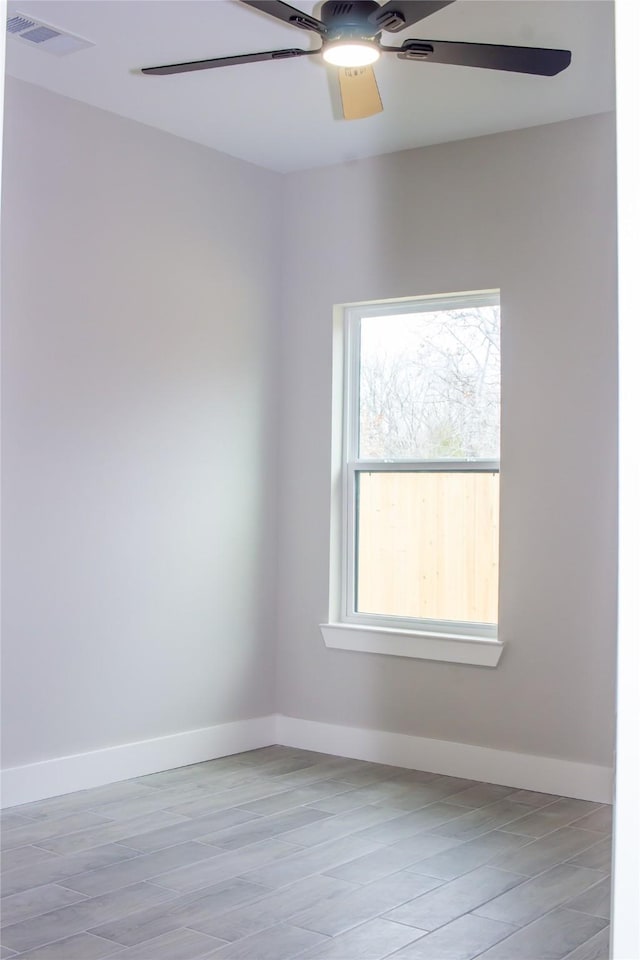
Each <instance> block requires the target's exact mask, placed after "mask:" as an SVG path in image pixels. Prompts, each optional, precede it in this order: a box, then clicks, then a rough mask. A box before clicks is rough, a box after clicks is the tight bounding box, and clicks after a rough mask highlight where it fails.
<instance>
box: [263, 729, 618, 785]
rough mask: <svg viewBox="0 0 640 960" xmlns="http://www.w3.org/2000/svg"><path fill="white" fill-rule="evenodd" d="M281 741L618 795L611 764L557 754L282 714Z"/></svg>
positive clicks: (474, 776)
mask: <svg viewBox="0 0 640 960" xmlns="http://www.w3.org/2000/svg"><path fill="white" fill-rule="evenodd" d="M276 742H277V743H281V744H283V745H284V746H290V747H298V748H299V749H305V750H318V751H319V752H321V753H331V754H335V755H337V756H341V757H352V758H353V759H356V760H370V761H373V762H375V763H387V764H391V765H392V766H399V767H410V768H411V769H413V770H429V771H432V772H433V773H440V774H446V775H447V776H453V777H465V778H467V779H469V780H482V781H484V782H486V783H501V784H504V785H505V786H509V787H516V788H519V789H521V790H535V791H538V792H540V793H555V794H560V795H561V796H563V797H576V798H578V799H580V800H594V801H596V802H597V803H611V802H612V798H613V771H612V770H611V769H610V768H609V767H599V766H595V765H593V764H588V763H577V762H575V761H572V760H558V759H556V758H554V757H540V756H534V755H530V754H525V753H511V752H509V751H506V750H494V749H492V748H490V747H476V746H472V745H471V744H468V743H453V742H451V741H448V740H431V739H428V738H427V737H414V736H408V735H406V734H402V733H387V732H384V731H381V730H365V729H361V728H358V727H343V726H338V725H336V724H330V723H317V722H316V721H312V720H299V719H296V718H295V717H283V716H278V717H277V718H276Z"/></svg>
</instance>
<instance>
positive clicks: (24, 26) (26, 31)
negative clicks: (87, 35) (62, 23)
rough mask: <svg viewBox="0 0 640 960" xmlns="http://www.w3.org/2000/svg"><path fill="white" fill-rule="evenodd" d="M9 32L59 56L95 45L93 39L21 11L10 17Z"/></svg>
mask: <svg viewBox="0 0 640 960" xmlns="http://www.w3.org/2000/svg"><path fill="white" fill-rule="evenodd" d="M7 34H8V35H9V36H10V37H12V38H13V39H14V40H20V41H21V42H23V43H25V44H29V46H31V47H38V48H39V49H40V50H46V51H47V53H53V54H55V55H56V56H57V57H64V56H66V55H67V54H68V53H75V52H76V51H77V50H85V49H86V48H87V47H93V46H94V44H93V43H92V41H91V40H83V39H82V37H76V36H74V35H73V34H72V33H67V32H66V31H65V30H60V29H58V27H52V26H51V25H50V24H48V23H42V21H40V20H33V19H32V18H31V17H25V16H23V14H21V13H16V14H15V15H14V16H12V17H9V18H8V20H7Z"/></svg>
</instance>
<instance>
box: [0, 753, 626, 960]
mask: <svg viewBox="0 0 640 960" xmlns="http://www.w3.org/2000/svg"><path fill="white" fill-rule="evenodd" d="M610 840H611V808H610V807H609V806H607V805H602V804H597V803H588V802H586V801H582V800H570V799H567V798H564V797H555V796H549V795H547V794H540V793H532V792H530V791H526V790H514V789H513V788H510V787H503V786H496V785H494V784H488V783H477V782H473V781H469V780H460V779H457V778H454V777H443V776H439V775H436V774H431V773H421V772H418V771H415V770H404V769H401V768H397V767H387V766H382V765H380V764H374V763H364V762H362V761H357V760H348V759H342V758H338V757H331V756H327V755H324V754H318V753H309V752H307V751H302V750H294V749H291V748H285V747H277V746H274V747H266V748H265V749H262V750H254V751H251V752H249V753H243V754H238V755H237V756H233V757H225V758H223V759H220V760H213V761H210V762H208V763H200V764H196V765H194V766H191V767H183V768H181V769H178V770H169V771H167V772H165V773H158V774H153V775H151V776H148V777H140V778H139V779H135V780H128V781H126V782H123V783H117V784H112V785H110V786H106V787H98V788H96V789H94V790H85V791H82V792H80V793H74V794H68V795H66V796H63V797H56V798H54V799H51V800H43V801H40V802H38V803H31V804H27V805H24V806H20V807H14V808H12V809H10V810H8V811H5V812H4V814H3V817H2V849H3V856H2V896H3V899H2V938H1V942H2V952H1V954H0V958H7V957H14V956H19V957H20V958H21V960H100V958H102V957H109V958H111V957H113V958H118V960H196V958H199V960H206V958H212V960H294V958H301V960H312V958H313V960H382V958H385V957H394V958H397V960H471V958H474V957H482V958H483V960H543V958H544V960H554V958H557V960H561V958H565V960H605V958H607V957H608V955H609V954H608V949H609V944H608V940H609V935H608V916H609V861H610V856H611V853H610Z"/></svg>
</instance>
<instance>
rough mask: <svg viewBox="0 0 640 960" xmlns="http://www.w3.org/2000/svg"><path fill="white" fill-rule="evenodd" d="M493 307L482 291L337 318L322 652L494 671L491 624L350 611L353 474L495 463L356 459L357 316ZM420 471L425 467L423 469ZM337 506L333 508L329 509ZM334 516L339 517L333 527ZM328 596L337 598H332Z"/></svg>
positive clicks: (496, 654)
mask: <svg viewBox="0 0 640 960" xmlns="http://www.w3.org/2000/svg"><path fill="white" fill-rule="evenodd" d="M499 304H500V295H499V291H496V290H490V291H480V292H475V293H467V294H456V295H447V296H437V297H421V298H419V299H410V300H401V301H387V302H384V303H379V302H378V303H373V304H371V303H369V304H350V305H345V306H343V307H342V308H341V309H339V310H338V311H337V318H338V324H339V326H341V328H342V329H341V331H339V333H340V334H341V335H339V336H338V337H336V341H335V348H336V350H338V349H339V350H341V352H342V357H341V361H342V362H341V363H337V364H336V365H335V367H336V370H337V371H338V377H340V375H341V378H342V390H341V391H340V393H338V392H336V395H335V399H334V403H335V402H339V403H340V406H341V410H340V411H334V427H338V414H339V416H340V424H339V426H340V428H341V433H342V443H341V456H340V460H341V463H340V483H339V484H335V485H334V491H335V492H334V504H333V508H334V509H333V511H332V514H333V517H332V520H333V522H332V527H333V536H334V538H335V536H336V533H337V527H338V525H339V530H340V545H339V549H336V548H335V546H334V549H333V551H332V561H333V564H334V565H335V564H336V563H338V564H339V570H340V576H335V570H334V571H333V574H334V575H333V577H332V593H333V594H334V596H332V598H331V604H330V606H331V609H332V611H333V613H334V616H333V622H329V623H325V624H322V625H321V629H322V635H323V638H324V641H325V644H326V645H327V646H328V647H333V648H338V649H346V650H357V651H361V652H369V653H382V654H390V655H395V656H408V657H415V658H418V659H435V660H447V661H449V662H456V663H472V664H478V665H482V666H495V665H496V664H497V663H498V660H499V659H500V656H501V653H502V646H503V644H502V642H501V641H500V640H498V637H497V629H498V626H497V624H485V623H470V622H466V621H449V620H435V619H429V620H426V619H424V620H423V619H416V618H411V617H395V616H382V615H378V614H368V613H361V612H358V611H357V610H356V609H355V600H356V582H355V581H356V569H357V557H356V524H357V504H356V485H357V474H358V473H361V472H365V473H366V472H369V471H371V472H376V473H377V472H383V471H389V472H394V473H399V472H406V473H415V472H419V473H424V472H448V473H454V472H473V473H479V472H487V473H499V472H500V461H499V460H471V459H469V460H453V459H452V460H432V461H425V460H418V461H416V460H408V459H387V460H366V459H361V458H360V457H359V454H358V448H359V421H360V403H359V386H360V376H359V373H360V370H359V364H360V321H361V319H362V318H363V317H372V316H384V315H393V316H398V315H400V314H408V313H418V312H427V311H436V310H459V309H464V308H465V307H469V306H474V307H475V306H499ZM336 359H338V358H336ZM338 398H339V399H338ZM425 464H428V466H427V467H425ZM338 490H339V494H338V493H337V491H338ZM337 499H339V503H337V504H336V502H335V501H336V500H337ZM336 514H338V515H339V521H338V522H336ZM336 591H338V592H339V596H338V597H337V598H336V596H335V593H336ZM336 601H337V602H336Z"/></svg>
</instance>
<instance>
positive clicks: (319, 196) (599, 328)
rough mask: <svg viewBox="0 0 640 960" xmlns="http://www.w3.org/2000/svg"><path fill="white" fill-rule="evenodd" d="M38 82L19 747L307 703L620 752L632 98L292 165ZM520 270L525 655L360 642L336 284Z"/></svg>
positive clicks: (7, 422)
mask: <svg viewBox="0 0 640 960" xmlns="http://www.w3.org/2000/svg"><path fill="white" fill-rule="evenodd" d="M7 85H8V91H7V93H8V95H7V106H6V114H5V123H6V131H5V166H4V187H5V194H4V197H3V231H4V236H3V241H4V246H3V260H4V290H3V298H4V303H3V307H4V310H3V327H4V331H3V363H4V372H3V418H4V420H3V469H4V478H3V497H4V516H3V526H4V545H3V554H4V555H3V560H4V563H3V570H4V584H3V588H4V589H3V606H4V624H3V626H4V629H3V683H4V687H3V720H4V723H3V728H4V733H5V739H4V754H3V765H4V766H12V765H17V764H22V763H29V762H32V761H37V760H40V759H45V758H49V757H58V756H62V755H65V754H70V753H74V752H78V751H83V750H92V749H99V748H100V747H103V746H108V745H113V744H119V743H127V742H131V741H134V740H139V739H145V738H148V737H157V736H163V735H165V734H171V733H176V732H180V731H184V730H189V729H193V728H197V727H202V726H208V725H210V724H216V723H221V722H225V721H229V720H235V719H242V718H246V717H251V716H260V715H264V714H268V713H270V712H272V711H273V710H274V709H277V710H278V711H279V712H281V713H284V714H288V715H291V716H294V717H302V718H305V719H311V720H320V721H325V722H333V723H342V724H347V725H353V726H365V727H371V728H375V729H383V730H389V731H397V732H402V733H411V734H416V735H422V736H428V737H436V738H441V739H445V740H454V741H461V742H466V743H473V744H480V745H485V746H492V747H497V748H504V749H510V750H516V751H522V752H531V753H536V754H542V755H549V756H557V757H566V758H569V759H572V760H579V761H584V762H592V763H603V764H610V763H611V760H612V736H613V734H612V730H613V665H614V638H615V519H616V518H615V494H616V478H615V440H616V437H615V426H614V425H615V405H616V392H615V387H616V384H615V350H616V342H615V331H616V320H615V300H614V292H615V249H614V228H615V224H614V210H615V196H614V190H615V185H614V173H615V165H614V154H613V137H614V125H613V118H612V117H611V116H608V115H606V116H599V117H592V118H585V119H581V120H576V121H571V122H568V123H563V124H557V125H553V126H549V127H539V128H535V129H530V130H523V131H519V132H514V133H507V134H500V135H497V136H493V137H486V138H482V139H478V140H473V141H467V142H462V143H453V144H448V145H443V146H439V147H431V148H427V149H424V150H416V151H410V152H406V153H403V154H396V155H391V156H386V157H381V158H377V159H374V160H369V161H362V162H358V163H353V164H347V165H344V166H340V167H332V168H327V169H321V170H315V171H310V172H307V173H301V174H292V175H288V176H287V177H286V178H283V177H280V176H278V175H275V174H270V173H268V172H266V171H263V170H260V169H257V168H255V167H252V166H250V165H248V164H244V163H241V162H239V161H236V160H232V159H230V158H226V157H224V156H222V155H220V154H216V153H214V152H212V151H209V150H206V149H205V148H201V147H198V146H195V145H193V144H190V143H187V142H185V141H181V140H179V139H177V138H174V137H171V136H169V135H167V134H164V133H161V132H158V131H155V130H153V129H151V128H147V127H144V126H142V125H139V124H136V123H133V122H130V121H127V120H124V119H121V118H118V117H116V116H113V115H111V114H107V113H104V112H101V111H98V110H95V109H94V108H90V107H87V106H84V105H82V104H79V103H76V102H73V101H69V100H65V99H63V98H60V97H57V96H55V95H52V94H48V93H46V92H44V91H42V90H40V89H38V88H36V87H32V86H29V85H27V84H23V83H20V82H18V81H15V80H11V79H9V80H8V84H7ZM283 204H284V210H283ZM283 237H284V247H282V244H280V243H279V242H278V241H279V240H281V239H282V238H283ZM283 268H284V269H285V270H286V272H285V273H282V272H281V271H282V269H283ZM487 287H500V289H501V292H502V308H503V358H504V380H503V401H504V413H503V470H502V494H503V500H502V544H501V549H502V557H501V559H502V573H503V576H502V592H501V610H500V621H501V633H502V636H503V638H504V639H505V640H507V641H508V647H507V649H506V651H505V654H504V656H503V658H502V661H501V662H500V665H499V666H498V668H497V669H495V670H490V669H484V668H478V667H470V666H460V665H449V664H444V663H435V662H418V661H410V660H402V659H395V658H390V657H381V656H375V655H368V654H355V653H349V652H345V651H337V650H335V651H331V650H326V649H325V647H324V645H323V642H322V638H321V636H320V631H319V629H318V624H319V623H320V622H321V621H323V620H325V619H326V617H327V612H328V559H329V503H330V489H329V487H330V482H329V481H330V429H331V410H330V404H331V311H332V307H333V304H335V303H340V302H349V301H354V300H363V299H377V298H385V297H397V296H410V295H425V294H435V293H443V292H453V291H464V290H474V289H483V288H487ZM280 333H282V336H281V337H280ZM278 343H280V350H279V353H277V346H278ZM276 378H277V381H278V383H279V385H280V388H279V395H278V396H277V397H276ZM276 403H277V407H276ZM277 456H278V464H277V463H276V457H277ZM276 470H278V473H277V475H276ZM276 479H277V481H278V482H277V485H276ZM276 510H277V517H278V522H277V523H276ZM276 575H277V582H276ZM276 599H277V610H276ZM276 614H277V624H276V622H275V620H276ZM276 635H277V638H278V645H277V669H278V689H277V690H274V679H275V676H274V674H275V667H276V663H275V658H274V652H275V638H276Z"/></svg>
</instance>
